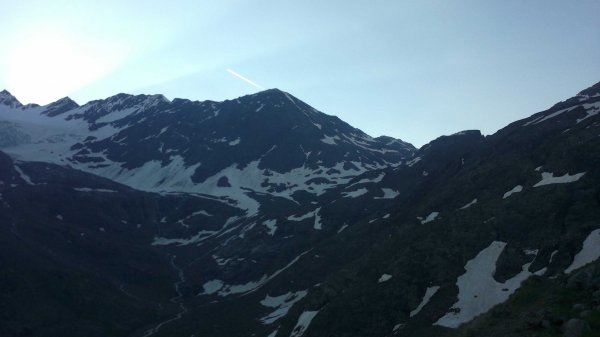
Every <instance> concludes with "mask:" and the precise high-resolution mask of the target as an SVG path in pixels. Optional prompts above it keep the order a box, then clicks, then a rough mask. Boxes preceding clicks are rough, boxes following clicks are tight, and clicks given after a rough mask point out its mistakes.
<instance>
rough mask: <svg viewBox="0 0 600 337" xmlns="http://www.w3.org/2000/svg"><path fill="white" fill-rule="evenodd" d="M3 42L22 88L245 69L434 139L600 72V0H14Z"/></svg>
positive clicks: (219, 93) (536, 103) (416, 138)
mask: <svg viewBox="0 0 600 337" xmlns="http://www.w3.org/2000/svg"><path fill="white" fill-rule="evenodd" d="M0 46H1V47H0V88H6V89H8V90H9V91H11V92H12V93H13V94H15V96H17V97H18V98H19V99H20V100H22V101H24V102H37V103H42V104H44V103H48V102H50V101H54V100H56V99H58V98H61V97H63V96H67V95H68V96H70V97H71V98H73V99H75V100H76V101H78V102H79V103H85V102H87V101H89V100H92V99H98V98H104V97H106V96H110V95H113V94H116V93H118V92H127V93H133V94H136V93H147V94H154V93H162V94H164V95H165V96H167V97H168V98H174V97H183V98H190V99H198V100H204V99H212V100H224V99H230V98H235V97H237V96H241V95H245V94H249V93H253V92H256V91H259V90H260V89H258V88H257V87H256V86H253V85H251V84H249V83H247V82H245V81H243V80H242V79H240V78H239V77H236V76H235V75H234V74H233V73H232V72H234V73H237V74H239V75H242V76H244V77H246V78H247V79H249V80H251V81H253V82H254V83H255V84H258V85H259V86H261V87H264V88H274V87H276V88H280V89H282V90H285V91H288V92H290V93H291V94H293V95H295V96H297V97H298V98H300V99H302V100H304V101H306V102H307V103H309V104H311V105H313V106H314V107H315V108H317V109H319V110H321V111H323V112H325V113H328V114H332V115H337V116H339V117H340V118H342V119H343V120H345V121H347V122H349V123H350V124H352V125H353V126H355V127H358V128H360V129H362V130H363V131H365V132H367V133H368V134H370V135H372V136H379V135H382V134H385V135H389V136H393V137H397V138H401V139H403V140H406V141H409V142H412V143H413V144H415V145H416V146H421V145H423V144H424V143H426V142H428V141H430V140H432V139H434V138H436V137H437V136H440V135H443V134H451V133H454V132H457V131H460V130H464V129H480V130H482V131H483V132H484V133H486V134H489V133H492V132H494V131H496V130H497V129H498V128H500V127H502V126H504V125H506V124H507V123H509V122H511V121H513V120H516V119H519V118H523V117H525V116H528V115H530V114H532V113H534V112H537V111H540V110H543V109H546V108H548V107H549V106H551V105H552V104H553V103H555V102H557V101H559V100H563V99H565V98H568V97H570V96H572V95H574V94H575V93H577V92H578V91H579V90H581V89H584V88H585V87H587V86H589V85H592V84H594V83H595V82H598V81H600V1H597V0H594V1H592V0H581V1H554V0H531V1H522V0H507V1H481V0H465V1H447V0H439V1H430V0H414V1H412V0H411V1H400V0H389V1H377V0H371V1H366V0H365V1H362V0H345V1H338V0H328V1H313V0H306V1H281V0H279V1H270V0H269V1H266V0H253V1H225V0H222V1H163V0H161V1H152V0H151V1H141V0H135V1H110V0H105V1H99V0H98V1H64V0H55V1H28V0H22V1H5V2H4V3H3V4H2V10H1V11H0ZM227 69H229V70H231V71H228V70H227Z"/></svg>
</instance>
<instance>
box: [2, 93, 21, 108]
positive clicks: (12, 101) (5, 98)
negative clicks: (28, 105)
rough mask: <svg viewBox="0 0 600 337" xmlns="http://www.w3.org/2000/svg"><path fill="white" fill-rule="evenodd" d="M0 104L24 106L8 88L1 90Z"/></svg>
mask: <svg viewBox="0 0 600 337" xmlns="http://www.w3.org/2000/svg"><path fill="white" fill-rule="evenodd" d="M0 104H1V105H6V106H8V107H11V108H20V107H22V106H23V104H21V102H19V100H18V99H17V98H16V97H15V96H13V95H12V94H11V93H10V92H8V91H7V90H2V91H0Z"/></svg>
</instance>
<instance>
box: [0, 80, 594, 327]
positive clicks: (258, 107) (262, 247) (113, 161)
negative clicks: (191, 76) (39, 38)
mask: <svg viewBox="0 0 600 337" xmlns="http://www.w3.org/2000/svg"><path fill="white" fill-rule="evenodd" d="M598 112H600V84H596V85H595V86H593V87H591V88H589V89H586V90H584V91H582V92H581V93H580V94H578V95H577V96H575V97H573V98H571V99H569V100H567V101H565V102H561V103H558V104H557V105H555V106H553V107H552V108H550V109H548V110H546V111H543V112H540V113H538V114H535V115H533V116H531V117H530V118H527V119H525V120H521V121H517V122H515V123H513V124H511V125H509V126H507V127H505V128H503V129H502V130H500V131H498V132H497V133H496V134H494V135H491V136H487V137H484V136H482V135H481V134H480V133H479V132H478V131H464V132H461V133H458V134H455V135H451V136H444V137H440V138H439V139H436V140H434V141H433V142H431V143H430V144H427V145H426V146H423V147H422V148H421V149H418V150H417V149H414V148H413V147H412V146H411V145H410V144H407V143H404V142H402V141H399V140H394V139H391V138H385V137H381V138H375V139H374V138H371V137H369V136H367V135H365V134H364V133H362V132H361V131H360V130H358V129H355V128H352V127H351V126H349V125H347V124H346V123H344V122H342V121H340V120H339V119H337V118H335V117H331V116H327V115H325V114H322V113H320V112H318V111H316V110H314V109H313V108H311V107H310V106H308V105H306V104H305V103H303V102H301V101H300V100H298V99H296V98H294V97H293V96H291V95H289V94H287V93H284V92H282V91H279V90H268V91H265V92H262V93H258V94H255V95H251V96H245V97H242V98H239V99H237V100H232V101H225V102H190V101H186V100H179V99H176V100H173V101H172V102H170V101H168V100H166V99H165V98H164V97H161V96H143V95H141V96H130V95H124V94H119V95H116V96H113V97H111V98H108V99H106V100H100V101H93V102H90V103H88V104H86V105H83V106H78V105H77V104H76V103H75V102H73V101H71V100H69V99H62V100H60V101H58V102H56V103H52V104H50V105H48V106H44V107H39V106H32V105H29V106H23V105H21V104H20V103H19V102H18V100H16V99H15V98H14V97H12V96H11V95H10V94H9V93H7V92H2V93H1V94H0V128H1V131H0V149H1V150H2V151H5V152H6V153H8V154H9V155H10V156H11V157H12V159H10V158H9V157H7V156H0V159H2V163H3V165H4V166H5V167H4V168H3V169H2V171H1V172H2V173H1V174H2V177H0V178H1V180H2V181H3V183H2V184H0V193H2V202H3V206H2V207H3V208H2V212H1V213H0V214H1V216H2V217H4V221H2V223H3V224H5V225H3V226H4V227H2V230H3V231H5V232H6V233H5V234H6V235H3V236H2V237H3V240H4V241H7V242H6V244H4V245H3V247H2V249H3V251H2V255H0V256H1V257H2V260H0V261H4V263H8V264H7V266H9V267H8V268H3V270H9V271H11V272H7V273H5V275H4V280H5V281H4V282H5V283H6V284H13V287H16V288H15V289H16V290H15V291H3V293H2V296H3V298H5V300H6V301H5V303H8V304H7V305H6V307H7V308H9V309H10V310H8V311H6V312H10V313H11V314H10V315H5V317H3V318H1V319H2V321H3V322H5V324H0V326H7V327H8V328H6V329H5V331H6V333H5V334H6V335H11V334H12V335H17V334H19V333H30V334H32V335H52V334H53V333H54V334H56V333H57V332H59V331H62V332H63V333H66V331H71V333H69V334H70V335H82V336H83V335H102V334H104V335H106V334H110V335H115V336H117V335H121V336H144V335H146V336H150V335H155V336H190V335H196V336H248V335H249V334H250V335H256V336H261V335H262V336H294V337H297V336H391V335H399V336H430V335H448V336H451V335H455V334H461V333H470V334H471V335H487V334H486V333H485V332H484V331H486V328H485V326H486V324H489V325H490V326H492V325H493V324H495V323H493V322H494V321H493V320H492V321H489V320H486V319H485V317H486V316H482V318H478V319H477V320H476V321H474V322H473V319H475V318H476V317H478V316H479V315H481V314H485V313H486V312H488V311H489V310H491V309H492V308H494V306H495V305H500V307H497V308H502V303H508V304H507V305H513V307H514V304H511V303H512V302H510V301H513V300H512V299H511V300H510V301H509V302H506V301H507V300H509V298H513V297H511V296H510V295H511V294H513V293H515V292H516V293H517V295H518V294H519V288H520V287H521V284H522V283H523V282H524V281H526V280H530V281H528V282H527V289H529V288H530V287H531V288H532V289H538V288H536V284H537V283H535V282H541V284H542V285H544V286H547V285H546V284H548V282H549V283H552V282H554V281H550V280H552V279H554V278H555V277H558V278H559V279H561V278H563V276H561V275H564V274H566V275H567V276H568V275H572V273H577V272H578V271H576V269H577V268H579V267H581V266H583V265H584V264H585V263H587V262H590V261H593V260H595V259H597V258H598V257H599V256H600V248H599V247H600V238H599V237H600V230H599V229H600V222H599V220H598V219H599V215H600V207H599V206H600V205H599V204H600V190H598V186H600V183H599V178H600V171H598V170H599V169H598V168H599V167H600V165H599V164H600V146H599V145H600V144H599V141H600V139H599V135H600V132H599V131H600V129H599V126H600V121H599V120H598V116H597V115H598ZM32 160H37V161H42V162H38V163H31V162H29V161H32ZM59 165H60V166H59ZM75 169H77V170H75ZM78 170H79V171H78ZM81 171H85V172H86V173H84V172H81ZM98 176H101V177H102V178H100V177H98ZM121 184H124V185H121ZM140 190H142V191H140ZM32 209H35V210H36V211H35V212H32ZM19 240H21V241H23V242H28V244H27V245H23V244H16V242H20V241H19ZM13 257H15V258H13ZM16 259H19V260H22V261H25V262H23V263H14V262H10V263H9V262H8V261H17V260H16ZM47 261H52V263H50V262H47ZM55 271H58V272H60V273H62V274H63V275H66V276H64V279H65V280H66V281H65V282H64V289H59V290H57V289H56V288H55V286H53V284H54V282H53V281H49V282H39V283H36V282H34V284H30V285H29V286H28V287H25V286H23V288H20V286H16V285H17V284H21V283H20V282H19V281H18V280H21V279H31V280H40V279H46V278H47V277H48V276H47V275H54V274H53V273H54V272H55ZM573 275H574V274H573ZM49 279H50V280H52V279H53V278H52V277H50V278H49ZM82 280H88V281H82ZM535 280H542V281H535ZM590 282H591V283H590V285H589V286H588V288H586V289H589V290H586V291H590V292H593V291H595V290H594V289H597V288H598V286H599V285H597V284H596V283H594V282H597V280H596V281H593V282H592V281H590ZM25 284H26V283H25ZM53 287H54V288H53ZM594 287H595V288H594ZM5 289H12V288H10V287H7V288H5ZM539 289H543V288H541V287H539ZM100 290H101V291H100ZM34 292H38V293H40V294H46V295H47V296H42V297H39V298H36V300H35V301H33V302H31V298H34V297H33V296H32V295H31V294H32V293H34ZM89 293H93V294H95V295H96V297H94V296H92V295H88V294H89ZM48 294H49V295H48ZM90 296H91V297H90ZM578 296H579V295H578ZM575 297H577V296H575ZM81 298H83V299H81ZM90 298H92V299H93V300H91V301H90V300H89V299H90ZM515 298H516V297H515ZM85 299H87V302H86V300H85ZM94 301H97V302H98V303H99V305H98V307H99V308H105V309H97V310H91V309H90V308H89V307H91V306H92V303H93V302H94ZM118 301H122V302H123V303H122V304H121V307H122V308H127V309H124V310H126V311H127V314H122V315H121V314H119V312H117V311H113V312H109V311H110V308H111V307H112V304H114V303H118ZM24 302H30V303H32V304H31V306H33V307H36V308H48V307H57V308H60V310H57V311H55V312H56V313H60V314H66V313H68V315H69V317H71V321H70V322H69V323H68V324H54V325H52V324H48V323H47V322H49V321H51V320H52V318H51V315H50V313H52V314H54V313H55V312H54V311H49V310H42V309H39V311H37V312H38V313H37V314H36V313H35V312H36V311H33V312H31V311H28V310H27V307H25V306H23V305H21V304H19V303H24ZM111 303H112V304H111ZM529 309H530V308H528V310H529ZM494 310H502V309H494ZM531 310H533V309H531ZM39 312H49V313H48V314H44V315H41V316H39ZM82 312H85V314H82ZM490 315H493V314H490ZM591 315H592V316H590V317H595V316H593V315H595V312H594V311H593V310H592V313H591ZM38 317H41V318H38ZM493 317H494V316H493ZM494 319H497V318H494ZM469 322H473V323H472V324H467V323H469ZM477 322H483V323H477ZM490 322H491V323H490ZM465 324H466V325H465ZM473 324H483V326H484V327H483V328H482V327H481V325H479V326H478V327H476V328H472V327H473V326H474V325H473ZM588 324H589V323H588ZM496 325H497V324H496ZM67 326H69V327H70V328H69V327H67ZM516 326H517V325H515V329H516ZM591 327H595V325H594V324H593V322H592V325H591ZM66 329H72V330H66ZM0 331H2V330H0ZM515 331H517V330H515ZM548 331H550V330H548Z"/></svg>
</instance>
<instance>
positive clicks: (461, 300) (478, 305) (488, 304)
mask: <svg viewBox="0 0 600 337" xmlns="http://www.w3.org/2000/svg"><path fill="white" fill-rule="evenodd" d="M504 247H506V243H505V242H501V241H494V242H492V243H491V244H490V245H489V246H488V247H487V248H485V249H483V250H482V251H480V252H479V253H478V254H477V256H475V257H474V258H473V259H472V260H469V261H468V262H467V264H466V265H465V273H464V274H462V275H461V276H459V277H458V279H457V281H456V285H457V286H458V289H459V292H458V301H457V302H456V303H454V305H453V306H452V308H451V309H450V311H449V312H448V313H446V315H444V316H443V317H441V318H440V319H438V321H437V322H435V323H434V325H440V326H445V327H448V328H457V327H458V326H460V325H461V324H463V323H466V322H469V321H471V320H472V319H473V318H475V317H476V316H478V315H481V314H483V313H485V312H487V311H488V310H490V309H491V308H492V307H494V306H495V305H497V304H500V303H502V302H504V301H506V300H507V299H508V297H509V296H510V295H511V294H512V293H514V292H515V290H517V289H518V288H519V287H520V286H521V283H522V282H523V281H525V280H526V279H527V278H529V276H531V275H533V274H532V273H531V272H530V271H529V266H530V265H531V263H532V262H529V263H526V264H524V265H523V267H522V271H521V272H520V273H519V274H517V275H515V276H514V277H512V278H511V279H509V280H506V282H504V283H499V282H498V281H496V280H495V279H494V273H495V272H496V262H497V260H498V257H500V254H501V253H502V251H503V250H504Z"/></svg>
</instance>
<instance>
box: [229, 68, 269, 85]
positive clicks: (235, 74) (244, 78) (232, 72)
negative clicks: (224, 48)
mask: <svg viewBox="0 0 600 337" xmlns="http://www.w3.org/2000/svg"><path fill="white" fill-rule="evenodd" d="M225 70H227V72H228V73H230V74H231V75H233V76H235V77H237V78H239V79H240V80H242V81H244V82H246V83H248V84H250V85H251V86H253V87H255V88H258V89H260V90H265V88H263V86H262V85H258V84H256V83H254V82H252V81H251V80H249V79H247V78H246V77H244V76H242V75H240V74H238V73H236V72H235V71H233V70H231V69H229V68H227V69H225Z"/></svg>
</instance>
